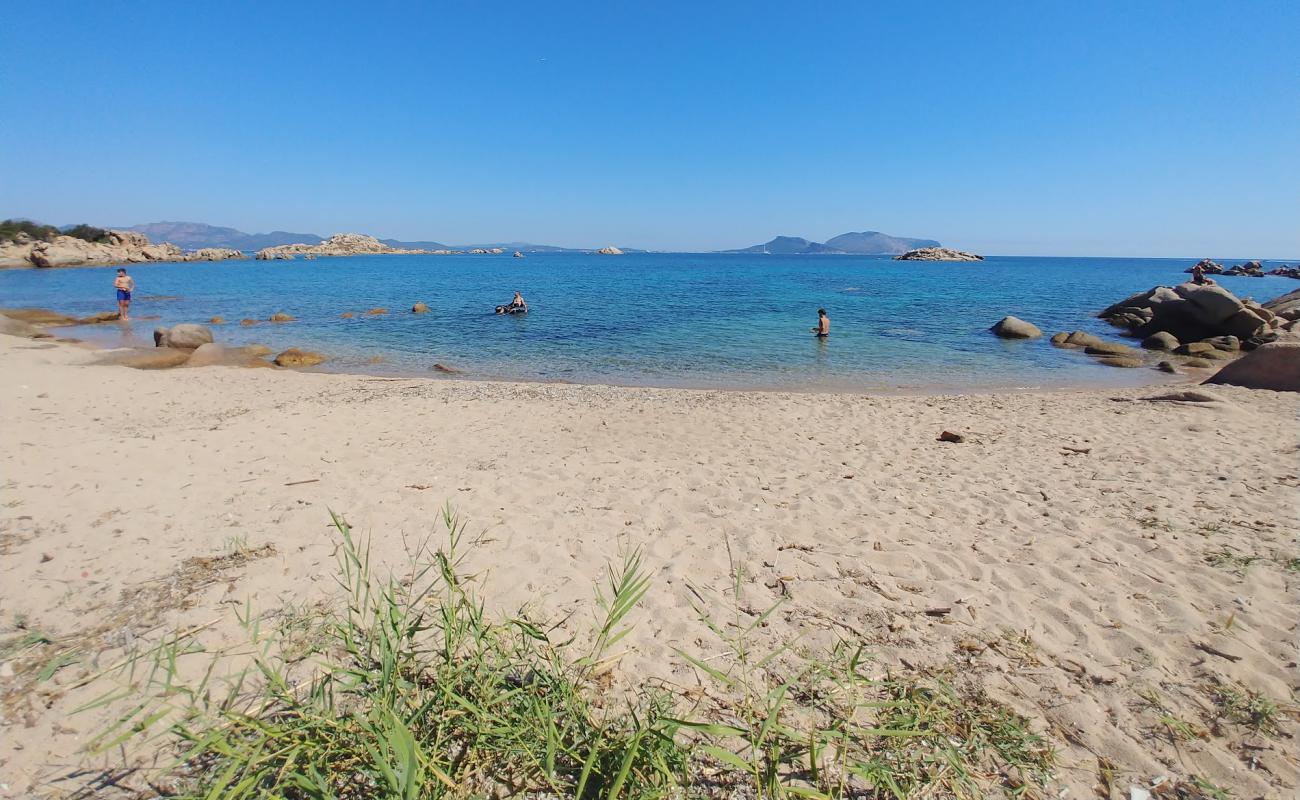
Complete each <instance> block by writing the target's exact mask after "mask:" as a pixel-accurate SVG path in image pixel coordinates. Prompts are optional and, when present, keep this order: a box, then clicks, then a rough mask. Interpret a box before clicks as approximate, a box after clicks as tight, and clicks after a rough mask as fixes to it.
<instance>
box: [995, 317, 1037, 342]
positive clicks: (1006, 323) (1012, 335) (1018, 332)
mask: <svg viewBox="0 0 1300 800" xmlns="http://www.w3.org/2000/svg"><path fill="white" fill-rule="evenodd" d="M989 330H991V331H993V333H995V334H997V335H998V336H1001V337H1002V338H1003V339H1036V338H1038V337H1039V336H1042V335H1043V332H1042V331H1041V330H1039V329H1038V326H1037V325H1034V324H1033V323H1031V322H1025V321H1024V320H1023V319H1020V318H1018V317H1010V316H1008V317H1003V318H1002V319H1000V320H998V321H997V322H996V323H995V324H994V325H993V327H992V328H989Z"/></svg>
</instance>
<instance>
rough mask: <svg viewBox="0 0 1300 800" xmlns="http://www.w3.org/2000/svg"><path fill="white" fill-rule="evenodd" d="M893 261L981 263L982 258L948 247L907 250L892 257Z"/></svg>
mask: <svg viewBox="0 0 1300 800" xmlns="http://www.w3.org/2000/svg"><path fill="white" fill-rule="evenodd" d="M894 260H895V261H983V260H984V256H977V255H975V254H974V253H967V252H964V251H962V250H953V249H952V248H950V247H921V248H918V249H916V250H908V251H907V252H906V253H903V254H902V255H901V256H894Z"/></svg>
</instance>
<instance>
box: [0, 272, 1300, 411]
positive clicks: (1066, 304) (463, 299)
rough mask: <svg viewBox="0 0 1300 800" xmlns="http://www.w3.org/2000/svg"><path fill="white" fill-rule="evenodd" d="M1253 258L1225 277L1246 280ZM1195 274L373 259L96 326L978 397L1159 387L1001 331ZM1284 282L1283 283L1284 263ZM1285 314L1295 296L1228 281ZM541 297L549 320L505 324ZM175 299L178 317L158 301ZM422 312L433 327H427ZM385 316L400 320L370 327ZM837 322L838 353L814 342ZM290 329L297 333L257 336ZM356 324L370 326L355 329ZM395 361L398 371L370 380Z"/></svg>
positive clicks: (80, 306)
mask: <svg viewBox="0 0 1300 800" xmlns="http://www.w3.org/2000/svg"><path fill="white" fill-rule="evenodd" d="M1242 260H1244V259H1221V261H1222V263H1228V264H1231V263H1239V262H1240V261H1242ZM1192 263H1193V260H1192V259H1100V258H1023V257H1016V258H1011V257H1007V258H988V259H987V260H985V261H983V262H979V263H972V264H966V263H931V262H904V261H894V260H892V259H889V258H875V257H856V256H753V255H746V256H740V255H713V254H703V255H692V254H644V255H641V254H637V255H625V256H614V257H610V256H585V255H562V254H554V255H551V254H536V255H531V256H529V257H528V258H525V259H515V258H511V257H510V256H509V255H508V254H507V255H504V256H356V257H352V258H320V259H317V260H314V261H304V260H301V259H299V260H295V261H287V262H286V261H277V262H265V261H242V262H227V263H191V264H150V265H134V266H131V267H130V270H131V274H132V275H133V276H134V277H135V280H136V284H137V291H136V298H137V302H136V303H135V304H134V305H133V307H132V312H133V314H134V315H136V316H138V317H145V316H153V315H156V316H158V317H160V319H157V320H146V319H140V320H135V321H133V322H132V323H131V324H130V325H121V326H118V325H112V324H110V325H103V326H96V327H94V328H91V327H81V328H77V329H76V331H74V332H70V333H72V335H76V336H81V337H83V338H90V339H93V340H96V341H100V342H104V343H129V342H131V341H145V342H148V341H151V338H150V337H151V331H152V329H153V327H154V326H156V325H169V324H173V323H176V322H203V321H206V320H207V319H209V318H210V317H212V316H214V315H221V316H223V317H225V318H226V319H227V320H230V321H231V323H230V324H226V325H224V326H221V327H219V328H216V329H215V331H216V335H217V339H218V341H221V342H225V343H232V344H250V343H253V342H260V343H263V344H266V345H268V346H270V347H272V348H275V349H277V350H278V349H280V348H283V347H289V346H301V347H305V348H310V349H315V350H319V351H322V352H324V353H327V354H329V355H331V356H333V357H334V360H333V361H332V362H331V363H330V366H331V367H332V368H333V369H343V370H357V371H366V372H371V373H400V374H411V373H420V374H428V370H429V367H430V366H431V365H432V364H434V363H435V362H441V363H444V364H448V365H451V366H454V367H456V368H458V369H461V370H463V371H464V372H465V373H466V374H467V375H468V376H470V377H475V378H499V379H509V380H568V381H575V382H588V383H614V384H630V385H654V386H691V387H719V388H781V389H813V390H820V389H849V390H859V389H865V390H894V389H899V390H978V389H985V388H1005V387H1058V386H1082V385H1095V384H1116V383H1140V382H1149V381H1152V380H1155V379H1156V376H1155V374H1154V373H1153V372H1152V371H1150V370H1119V369H1114V368H1110V367H1102V366H1097V365H1096V364H1093V363H1092V362H1091V361H1090V360H1089V359H1088V358H1086V357H1084V356H1082V355H1081V354H1079V353H1078V352H1072V351H1062V350H1058V349H1056V348H1054V347H1052V346H1051V345H1050V344H1049V343H1048V342H1047V341H1046V339H1043V340H1037V341H1029V342H1008V341H1003V340H1000V339H998V338H996V337H994V336H993V335H992V334H990V333H988V327H989V326H990V325H992V324H993V323H994V322H996V321H997V320H998V319H1000V318H1001V317H1002V316H1004V315H1006V314H1014V315H1016V316H1019V317H1021V318H1023V319H1026V320H1029V321H1031V322H1033V323H1035V324H1036V325H1038V326H1039V327H1040V328H1042V329H1043V331H1044V332H1045V333H1047V334H1048V335H1050V334H1051V333H1053V332H1055V331H1058V330H1074V329H1076V328H1079V329H1083V330H1087V331H1091V332H1093V333H1097V334H1100V335H1105V336H1109V337H1112V338H1113V337H1114V336H1115V331H1114V329H1113V328H1110V327H1109V326H1107V325H1106V324H1105V323H1103V322H1101V321H1100V320H1098V319H1096V318H1095V316H1094V314H1096V312H1097V311H1099V310H1100V309H1102V308H1104V307H1105V306H1107V305H1109V304H1111V303H1112V302H1114V301H1116V300H1119V299H1121V298H1123V297H1126V296H1128V295H1129V294H1131V293H1133V292H1135V291H1138V290H1139V289H1146V288H1149V287H1151V286H1154V285H1156V284H1171V283H1178V282H1181V281H1182V280H1184V279H1185V277H1186V276H1185V275H1184V274H1183V270H1184V269H1186V268H1187V267H1188V266H1190V265H1191V264H1192ZM1266 266H1268V265H1266ZM112 278H113V269H112V268H110V267H103V268H100V267H95V268H80V269H54V270H9V271H3V272H0V306H42V307H47V308H53V309H56V310H60V311H65V312H69V313H76V314H82V313H90V312H94V311H103V310H108V309H112V308H114V307H115V301H114V297H113V291H112ZM1221 283H1222V284H1223V285H1225V286H1226V287H1227V288H1228V289H1230V290H1231V291H1233V292H1236V293H1238V294H1240V295H1246V294H1249V295H1253V296H1254V297H1255V298H1256V299H1258V300H1266V299H1269V298H1272V297H1274V296H1276V295H1279V294H1283V293H1285V292H1287V291H1290V290H1292V289H1295V288H1297V287H1298V286H1300V283H1297V282H1296V281H1294V280H1291V279H1287V278H1223V279H1222V280H1221ZM516 289H517V290H519V291H521V292H523V295H524V297H525V298H526V299H527V300H528V303H529V306H530V308H531V310H532V313H530V314H528V315H527V316H497V315H495V314H493V313H492V312H493V307H494V306H496V305H497V304H499V303H504V302H507V301H508V300H509V299H510V296H511V292H512V291H514V290H516ZM159 296H170V297H174V298H176V299H157V300H154V299H150V298H155V297H159ZM418 300H422V301H424V302H425V303H427V304H428V305H429V308H430V312H429V313H427V314H423V315H415V314H411V313H410V311H409V310H410V307H411V305H412V304H413V303H414V302H416V301H418ZM373 307H385V308H388V309H389V311H390V313H389V314H388V315H385V316H378V317H366V316H362V315H361V312H364V311H366V310H367V309H370V308H373ZM818 307H824V308H826V310H827V311H828V312H829V314H830V317H831V320H832V335H831V337H830V338H829V339H828V340H824V341H822V340H818V339H817V338H816V337H814V336H812V335H811V334H810V333H809V328H811V327H812V326H813V325H814V324H815V323H816V315H817V309H818ZM277 311H284V312H287V313H289V314H292V315H294V316H295V317H297V318H298V320H297V321H296V322H291V323H286V324H271V323H262V324H259V325H257V326H253V327H241V326H240V325H238V324H237V323H238V320H239V319H241V318H244V317H249V318H255V319H261V320H265V319H266V318H268V317H269V316H270V315H271V314H272V313H274V312H277ZM344 311H352V312H356V313H357V314H358V316H357V317H356V318H353V319H340V317H339V315H340V314H341V313H342V312H344ZM375 356H380V357H382V358H384V359H385V360H384V361H383V362H382V363H378V364H370V363H368V361H369V360H370V359H371V358H372V357H375Z"/></svg>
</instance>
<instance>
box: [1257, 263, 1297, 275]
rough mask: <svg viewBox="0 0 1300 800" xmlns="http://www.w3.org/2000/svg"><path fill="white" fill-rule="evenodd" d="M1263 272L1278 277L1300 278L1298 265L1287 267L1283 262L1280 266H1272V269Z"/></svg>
mask: <svg viewBox="0 0 1300 800" xmlns="http://www.w3.org/2000/svg"><path fill="white" fill-rule="evenodd" d="M1264 274H1265V275H1273V276H1275V277H1278V278H1300V266H1297V267H1288V266H1287V265H1285V264H1283V265H1282V266H1280V267H1274V268H1273V269H1270V270H1269V271H1268V272H1266V273H1264Z"/></svg>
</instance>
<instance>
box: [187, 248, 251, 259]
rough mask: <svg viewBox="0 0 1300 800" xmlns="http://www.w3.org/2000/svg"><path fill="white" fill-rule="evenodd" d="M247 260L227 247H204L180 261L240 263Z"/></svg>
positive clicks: (238, 252) (236, 251) (244, 256)
mask: <svg viewBox="0 0 1300 800" xmlns="http://www.w3.org/2000/svg"><path fill="white" fill-rule="evenodd" d="M246 258H248V256H246V255H244V254H243V253H241V252H240V251H238V250H231V249H230V248H228V247H204V248H202V249H201V250H195V251H193V252H190V253H186V254H185V255H184V256H183V257H182V258H181V260H182V261H242V260H244V259H246Z"/></svg>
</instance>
